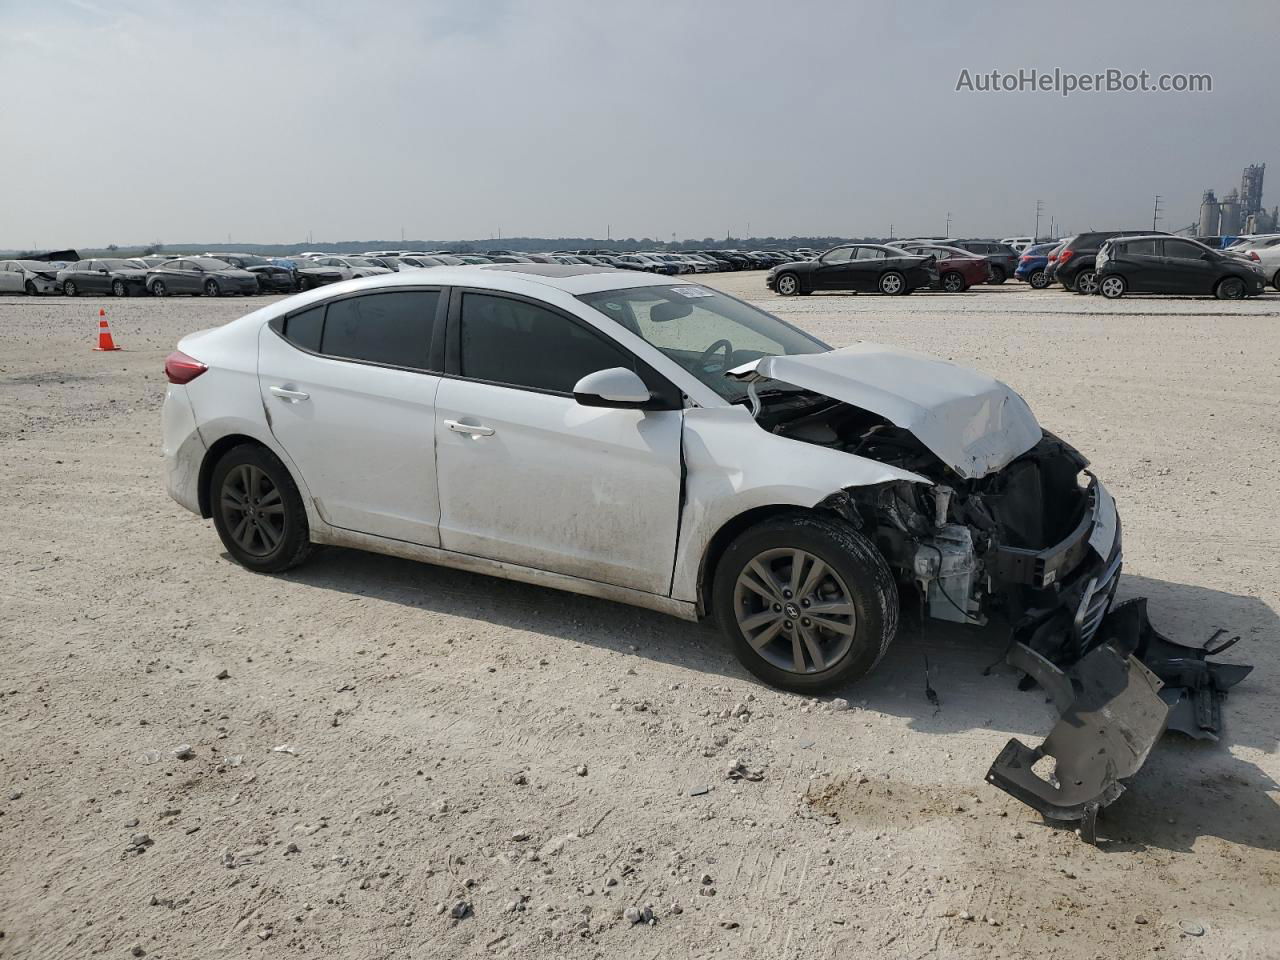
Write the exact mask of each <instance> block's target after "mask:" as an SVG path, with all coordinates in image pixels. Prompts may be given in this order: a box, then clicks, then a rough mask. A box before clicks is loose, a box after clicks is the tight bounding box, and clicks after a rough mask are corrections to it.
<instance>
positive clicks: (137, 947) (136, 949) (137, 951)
mask: <svg viewBox="0 0 1280 960" xmlns="http://www.w3.org/2000/svg"><path fill="white" fill-rule="evenodd" d="M129 952H130V953H131V954H133V956H135V957H141V956H145V955H146V952H147V951H145V950H143V949H142V944H140V943H135V944H134V945H133V946H132V947H130V948H129Z"/></svg>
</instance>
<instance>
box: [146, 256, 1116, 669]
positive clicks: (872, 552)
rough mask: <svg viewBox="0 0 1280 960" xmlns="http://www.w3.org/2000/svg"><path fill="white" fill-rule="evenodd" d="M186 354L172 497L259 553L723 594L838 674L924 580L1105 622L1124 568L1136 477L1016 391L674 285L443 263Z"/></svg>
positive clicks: (300, 301)
mask: <svg viewBox="0 0 1280 960" xmlns="http://www.w3.org/2000/svg"><path fill="white" fill-rule="evenodd" d="M178 348H179V351H180V352H179V353H176V354H174V355H173V356H172V357H171V358H170V360H169V362H168V364H167V372H168V374H169V380H170V387H169V392H168V395H167V399H166V403H165V412H164V423H165V437H164V450H165V458H166V464H167V476H168V482H169V489H170V492H171V493H172V495H173V496H174V497H175V498H176V499H177V500H178V502H180V503H182V504H183V505H184V506H186V507H188V508H189V509H191V510H192V511H194V512H196V513H199V514H201V515H202V516H206V517H209V516H211V517H212V518H213V519H214V522H215V525H216V526H217V529H218V532H219V534H220V536H221V537H222V539H223V542H224V543H225V545H226V548H227V550H228V551H229V552H230V553H231V555H232V556H233V557H235V558H236V560H238V561H239V562H240V563H242V564H244V565H245V566H247V567H249V568H251V569H255V570H266V571H277V570H283V569H286V568H288V567H291V566H293V565H294V564H296V563H298V562H300V561H301V560H302V559H303V558H304V557H305V556H306V555H307V553H308V551H309V549H310V546H311V544H312V543H330V544H342V545H346V546H353V547H360V548H364V549H369V550H375V551H382V552H387V553H393V554H397V555H401V556H410V557H415V558H418V559H422V560H427V561H431V562H437V563H444V564H449V565H453V566H461V567H466V568H468V569H473V570H479V571H482V572H486V573H491V574H494V575H497V576H504V577H510V578H513V579H520V580H528V581H532V582H536V583H544V584H549V585H551V586H557V587H561V588H564V589H568V590H576V591H579V592H583V593H590V594H597V595H601V596H606V597H611V598H613V599H618V600H623V601H627V602H631V603H635V604H639V605H641V606H646V607H652V608H655V609H659V610H664V611H667V612H669V613H674V614H676V615H678V616H683V617H687V618H690V619H697V618H700V617H704V616H707V615H714V616H716V617H717V618H718V620H719V622H720V625H721V627H722V628H723V629H724V631H725V632H726V634H727V635H728V637H729V639H730V641H731V643H732V644H733V645H734V648H735V650H736V651H737V653H738V655H739V656H740V657H741V658H742V660H743V662H744V663H745V664H746V666H747V667H748V668H749V669H751V670H752V671H753V672H755V673H756V674H757V675H759V676H761V677H762V678H764V679H766V680H768V681H769V682H771V683H775V684H777V685H780V686H784V687H790V688H794V689H820V688H824V687H828V686H830V685H832V684H833V683H836V682H839V681H843V680H848V679H850V678H853V677H857V676H860V675H862V674H864V673H866V672H867V671H868V670H870V669H871V667H872V666H873V665H874V664H875V662H876V661H877V660H879V658H880V656H881V655H882V654H883V653H884V650H885V648H886V647H887V646H888V644H889V642H890V641H891V640H892V639H893V636H894V634H895V631H896V625H897V621H898V590H899V586H898V585H899V584H902V585H904V586H906V585H914V586H913V589H914V588H918V589H919V590H920V591H921V594H922V596H923V597H924V602H925V605H926V607H927V609H928V612H929V613H930V614H931V615H933V616H935V617H938V618H940V619H943V620H953V621H959V622H968V623H981V622H985V620H986V618H987V617H988V616H992V615H995V614H996V613H998V612H1001V611H1002V610H1003V611H1004V612H1012V613H1014V614H1015V616H1016V617H1019V618H1030V620H1032V621H1035V622H1037V623H1040V622H1041V621H1048V620H1049V619H1050V618H1054V617H1061V618H1063V619H1064V622H1065V623H1066V624H1067V626H1068V629H1067V632H1068V633H1069V632H1070V629H1069V627H1070V624H1071V623H1072V622H1073V621H1074V620H1075V618H1077V616H1079V617H1080V618H1083V620H1082V627H1081V630H1082V631H1083V633H1084V634H1085V635H1086V636H1091V635H1092V633H1093V632H1094V631H1096V630H1097V628H1098V625H1099V624H1100V622H1101V620H1102V617H1103V615H1104V614H1105V613H1106V612H1107V608H1108V605H1109V604H1110V602H1111V596H1112V593H1113V591H1114V588H1115V584H1116V580H1117V575H1118V572H1119V568H1120V534H1119V527H1118V523H1117V520H1116V513H1115V506H1114V503H1113V501H1112V499H1111V497H1110V495H1109V494H1108V493H1107V492H1106V490H1105V489H1104V488H1103V487H1102V485H1101V484H1100V483H1098V482H1097V481H1096V480H1094V479H1092V478H1090V477H1089V476H1088V475H1087V474H1085V473H1082V470H1083V469H1084V466H1085V461H1084V459H1083V458H1082V457H1080V455H1079V454H1077V453H1076V452H1075V451H1074V450H1072V449H1071V448H1070V447H1068V446H1067V445H1066V444H1064V443H1062V442H1061V441H1059V440H1057V439H1056V438H1054V437H1052V436H1051V435H1048V434H1044V433H1042V431H1041V429H1040V427H1039V425H1038V424H1037V423H1036V420H1035V417H1034V416H1032V414H1031V411H1030V410H1029V409H1028V408H1027V405H1026V404H1025V403H1024V402H1023V401H1022V399H1021V398H1020V397H1019V396H1018V395H1017V394H1015V393H1014V392H1013V391H1012V390H1010V389H1009V388H1008V387H1007V386H1005V385H1004V384H1002V383H999V382H998V381H995V380H992V379H990V378H989V377H986V376H983V375H982V374H979V373H975V372H972V371H970V370H966V369H964V368H961V367H958V366H955V365H953V364H950V363H946V362H943V361H941V360H934V359H930V358H928V357H925V356H919V355H915V354H909V353H904V352H901V351H898V350H893V349H890V348H887V347H879V346H873V345H870V344H859V345H857V346H853V347H847V348H845V349H842V350H831V349H830V348H829V347H828V346H827V345H826V344H823V343H821V342H820V341H818V340H815V339H814V338H812V337H810V336H809V335H807V334H805V333H803V332H801V331H800V330H798V329H796V328H794V327H792V326H790V325H788V324H786V323H784V322H783V321H781V320H779V319H777V318H776V317H773V316H771V315H769V314H767V313H764V312H763V311H761V310H758V309H756V308H755V307H752V306H749V305H748V304H745V303H743V302H741V301H738V300H735V299H733V298H732V297H729V296H727V295H725V294H723V293H718V292H716V291H713V290H711V289H709V288H706V287H702V286H697V285H694V284H691V283H685V282H681V281H677V280H674V279H670V278H663V277H657V276H649V275H643V274H637V273H623V272H620V271H614V270H608V269H601V268H596V267H586V266H561V265H543V264H503V265H494V266H485V267H437V268H434V269H432V270H430V271H410V272H408V273H400V274H389V275H386V276H379V277H376V278H373V279H371V280H364V281H356V282H345V283H339V284H334V285H330V286H327V287H324V288H321V289H319V290H316V291H313V292H311V293H308V294H303V295H300V296H295V297H292V298H290V299H288V300H285V301H282V302H280V303H277V304H272V305H271V306H269V307H266V308H264V309H262V310H259V311H256V312H254V313H251V314H249V315H248V316H246V317H243V318H241V319H240V320H237V321H234V322H232V323H229V324H227V325H226V326H223V327H220V328H217V329H214V330H208V331H204V332H202V333H197V334H192V335H191V336H189V337H186V338H185V339H183V340H182V341H181V342H180V343H179V344H178ZM1086 585H1091V586H1089V587H1088V589H1086ZM1046 588H1048V589H1049V592H1048V593H1045V592H1044V591H1045V590H1046Z"/></svg>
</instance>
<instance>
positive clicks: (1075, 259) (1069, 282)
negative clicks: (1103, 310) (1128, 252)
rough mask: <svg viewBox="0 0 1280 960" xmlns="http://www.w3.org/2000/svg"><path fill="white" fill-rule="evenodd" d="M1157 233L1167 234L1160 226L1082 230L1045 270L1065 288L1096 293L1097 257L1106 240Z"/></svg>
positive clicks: (1065, 245)
mask: <svg viewBox="0 0 1280 960" xmlns="http://www.w3.org/2000/svg"><path fill="white" fill-rule="evenodd" d="M1154 234H1160V235H1161V236H1164V234H1162V233H1161V232H1160V231H1159V230H1095V231H1093V232H1092V233H1079V234H1076V235H1075V236H1074V237H1072V238H1071V239H1069V240H1067V241H1065V242H1064V244H1063V247H1062V249H1061V250H1059V251H1058V259H1056V260H1054V261H1052V262H1051V263H1049V265H1048V269H1047V270H1046V271H1045V272H1046V273H1047V274H1048V278H1049V282H1050V283H1054V282H1055V281H1056V282H1057V283H1060V284H1062V286H1063V288H1064V289H1067V290H1071V291H1074V292H1075V293H1097V292H1098V275H1097V272H1096V271H1095V269H1094V267H1095V264H1094V261H1095V260H1096V258H1097V256H1098V250H1099V249H1100V248H1101V247H1102V244H1103V242H1104V241H1106V240H1110V239H1111V238H1112V237H1141V236H1149V235H1154Z"/></svg>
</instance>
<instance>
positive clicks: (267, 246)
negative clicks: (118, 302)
mask: <svg viewBox="0 0 1280 960" xmlns="http://www.w3.org/2000/svg"><path fill="white" fill-rule="evenodd" d="M850 242H865V243H880V242H883V238H880V237H724V238H722V239H721V238H716V237H703V238H702V239H701V240H697V239H692V238H690V239H686V240H672V241H663V240H655V239H653V238H652V237H639V238H637V237H627V238H625V239H621V238H615V239H610V240H602V239H600V238H599V237H502V238H501V239H489V240H338V241H332V240H316V241H313V242H310V243H307V242H303V243H160V242H159V241H154V242H152V243H148V244H135V245H128V244H115V243H112V244H108V245H107V246H106V247H104V248H85V247H81V248H79V249H80V251H81V253H82V254H83V255H84V256H86V257H89V256H103V255H110V256H118V257H131V256H150V255H152V254H157V253H170V254H173V255H174V256H177V255H179V254H183V253H205V252H213V253H218V252H223V253H260V254H262V255H264V256H269V257H287V256H289V255H290V254H297V253H302V252H303V251H304V250H323V251H325V252H326V253H361V252H363V251H365V250H452V251H456V252H458V253H484V252H485V251H486V250H522V251H524V252H526V253H550V252H552V251H554V250H616V251H618V252H620V253H628V252H633V251H637V250H657V251H670V252H676V251H683V250H770V249H786V250H793V249H795V248H796V247H813V248H814V249H817V250H825V249H826V248H828V247H833V246H835V245H836V244H838V243H850ZM38 252H39V251H35V250H21V251H15V250H5V251H0V258H5V259H8V258H18V259H20V258H22V257H26V256H31V255H32V254H35V253H38Z"/></svg>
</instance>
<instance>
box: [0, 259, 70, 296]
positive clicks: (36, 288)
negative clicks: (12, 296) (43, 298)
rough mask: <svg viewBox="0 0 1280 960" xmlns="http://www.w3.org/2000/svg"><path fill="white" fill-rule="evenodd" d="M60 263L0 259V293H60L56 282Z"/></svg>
mask: <svg viewBox="0 0 1280 960" xmlns="http://www.w3.org/2000/svg"><path fill="white" fill-rule="evenodd" d="M61 266H62V264H60V263H46V262H45V261H43V260H0V293H25V294H27V295H28V296H36V295H38V294H41V293H61V292H62V284H61V283H59V282H58V269H59V267H61Z"/></svg>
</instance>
